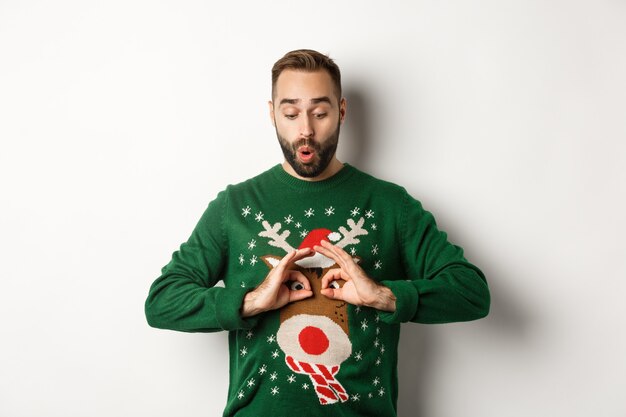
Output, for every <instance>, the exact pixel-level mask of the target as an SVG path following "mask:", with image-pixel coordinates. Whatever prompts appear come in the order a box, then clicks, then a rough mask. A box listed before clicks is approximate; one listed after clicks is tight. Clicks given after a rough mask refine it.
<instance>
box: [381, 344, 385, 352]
mask: <svg viewBox="0 0 626 417" xmlns="http://www.w3.org/2000/svg"><path fill="white" fill-rule="evenodd" d="M380 353H381V354H382V353H385V345H380Z"/></svg>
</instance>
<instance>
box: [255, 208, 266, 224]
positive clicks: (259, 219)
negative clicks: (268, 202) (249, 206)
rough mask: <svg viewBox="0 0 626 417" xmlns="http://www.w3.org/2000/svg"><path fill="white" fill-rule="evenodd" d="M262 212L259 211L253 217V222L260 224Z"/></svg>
mask: <svg viewBox="0 0 626 417" xmlns="http://www.w3.org/2000/svg"><path fill="white" fill-rule="evenodd" d="M263 216H264V214H263V212H261V211H259V212H258V213H257V214H255V215H254V220H256V221H257V222H260V221H261V220H263Z"/></svg>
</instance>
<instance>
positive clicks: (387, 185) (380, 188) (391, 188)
mask: <svg viewBox="0 0 626 417" xmlns="http://www.w3.org/2000/svg"><path fill="white" fill-rule="evenodd" d="M346 165H347V164H346ZM347 166H350V167H351V168H352V169H354V170H355V172H356V175H355V176H354V180H355V183H359V184H362V185H363V186H367V187H368V188H367V189H368V191H371V192H376V193H383V194H385V195H387V194H393V195H396V196H401V195H405V194H407V191H406V189H405V188H404V187H403V186H401V185H399V184H397V183H395V182H392V181H389V180H385V179H382V178H379V177H377V176H374V175H372V174H370V173H368V172H365V171H362V170H360V169H358V168H356V167H353V166H351V165H347Z"/></svg>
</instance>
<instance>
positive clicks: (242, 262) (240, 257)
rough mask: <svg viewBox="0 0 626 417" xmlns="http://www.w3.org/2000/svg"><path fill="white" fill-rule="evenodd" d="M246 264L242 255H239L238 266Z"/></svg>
mask: <svg viewBox="0 0 626 417" xmlns="http://www.w3.org/2000/svg"><path fill="white" fill-rule="evenodd" d="M245 262H246V258H244V256H243V254H241V255H239V265H243V264H244V263H245Z"/></svg>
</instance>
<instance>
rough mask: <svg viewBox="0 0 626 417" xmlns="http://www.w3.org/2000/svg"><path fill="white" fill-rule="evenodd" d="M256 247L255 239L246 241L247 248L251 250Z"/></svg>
mask: <svg viewBox="0 0 626 417" xmlns="http://www.w3.org/2000/svg"><path fill="white" fill-rule="evenodd" d="M255 247H256V240H254V239H252V240H251V241H250V242H248V249H249V250H252V249H254V248H255Z"/></svg>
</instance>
